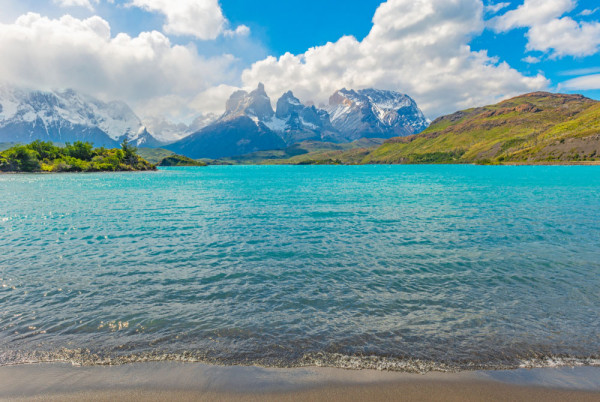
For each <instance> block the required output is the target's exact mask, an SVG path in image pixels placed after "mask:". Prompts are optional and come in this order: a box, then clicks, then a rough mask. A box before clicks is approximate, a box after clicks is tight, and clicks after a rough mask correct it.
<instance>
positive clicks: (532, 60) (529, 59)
mask: <svg viewBox="0 0 600 402" xmlns="http://www.w3.org/2000/svg"><path fill="white" fill-rule="evenodd" d="M523 61H524V62H525V63H527V64H537V63H539V62H540V61H542V60H541V59H540V58H539V57H535V56H527V57H525V58H523Z"/></svg>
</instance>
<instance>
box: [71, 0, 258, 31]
mask: <svg viewBox="0 0 600 402" xmlns="http://www.w3.org/2000/svg"><path fill="white" fill-rule="evenodd" d="M67 1H73V0H67ZM75 1H82V0H75ZM129 5H130V6H133V7H139V8H141V9H144V10H147V11H152V12H159V13H161V14H163V15H165V17H166V19H167V23H166V24H165V25H164V26H163V30H164V31H165V33H167V34H173V35H189V36H194V37H196V38H198V39H203V40H207V39H215V38H217V37H218V36H219V35H221V34H227V36H234V35H236V34H239V35H244V36H245V35H248V34H249V32H250V29H249V28H248V27H247V26H244V25H241V26H239V27H237V28H236V29H234V30H231V29H228V25H229V22H228V21H227V19H226V18H225V16H224V15H223V11H222V10H221V6H220V5H219V2H218V0H132V1H131V3H130V4H129Z"/></svg>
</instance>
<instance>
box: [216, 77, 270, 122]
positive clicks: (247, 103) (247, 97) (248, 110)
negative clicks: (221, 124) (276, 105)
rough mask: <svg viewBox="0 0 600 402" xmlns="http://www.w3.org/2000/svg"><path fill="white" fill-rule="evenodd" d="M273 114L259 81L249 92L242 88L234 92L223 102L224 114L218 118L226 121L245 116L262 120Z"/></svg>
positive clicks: (267, 97) (268, 99)
mask: <svg viewBox="0 0 600 402" xmlns="http://www.w3.org/2000/svg"><path fill="white" fill-rule="evenodd" d="M274 114H275V112H274V111H273V107H272V106H271V99H270V98H269V96H268V95H267V93H266V91H265V86H264V85H263V84H262V83H259V84H258V87H257V88H256V89H255V90H254V91H252V92H250V93H248V92H246V91H244V90H239V91H236V92H234V93H233V94H232V95H231V96H230V97H229V99H228V100H227V103H226V104H225V114H223V116H221V118H220V119H219V120H222V121H226V120H232V119H235V118H238V117H240V116H247V117H250V118H252V119H253V120H255V121H263V120H268V119H270V118H272V117H273V115H274Z"/></svg>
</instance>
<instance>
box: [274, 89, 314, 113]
mask: <svg viewBox="0 0 600 402" xmlns="http://www.w3.org/2000/svg"><path fill="white" fill-rule="evenodd" d="M304 107H306V106H304V105H303V104H302V102H300V99H298V98H296V97H295V96H294V93H293V92H292V91H287V92H286V93H284V94H283V95H282V96H281V98H279V100H278V101H277V111H276V112H275V116H277V118H280V119H281V118H284V117H286V116H289V115H290V114H291V113H292V112H298V111H299V110H301V109H303V108H304Z"/></svg>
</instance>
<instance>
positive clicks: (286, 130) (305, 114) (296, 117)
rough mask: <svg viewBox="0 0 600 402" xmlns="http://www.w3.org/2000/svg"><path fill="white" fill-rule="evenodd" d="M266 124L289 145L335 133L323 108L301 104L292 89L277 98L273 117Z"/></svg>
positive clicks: (330, 135)
mask: <svg viewBox="0 0 600 402" xmlns="http://www.w3.org/2000/svg"><path fill="white" fill-rule="evenodd" d="M266 125H267V126H268V127H269V128H270V129H271V130H273V131H275V132H276V133H278V134H279V135H280V136H281V137H282V138H283V140H284V141H285V142H286V143H287V144H290V145H291V144H295V143H297V142H301V141H307V140H317V141H321V140H327V139H328V138H330V137H335V134H336V133H335V129H334V128H333V126H332V125H331V122H330V121H329V114H328V113H327V112H326V111H325V110H322V109H317V108H316V107H314V106H305V105H303V104H302V103H301V102H300V100H299V99H298V98H296V97H295V96H294V94H293V93H292V91H288V92H286V93H284V94H283V95H282V96H281V98H279V100H278V101H277V111H276V112H275V117H274V118H273V119H272V120H271V121H269V122H267V123H266Z"/></svg>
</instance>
